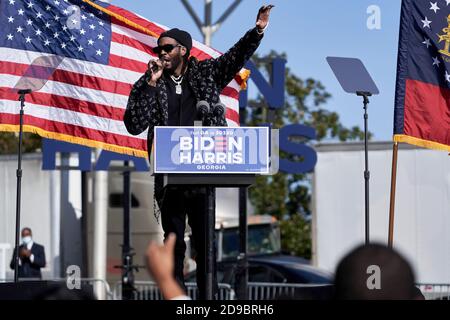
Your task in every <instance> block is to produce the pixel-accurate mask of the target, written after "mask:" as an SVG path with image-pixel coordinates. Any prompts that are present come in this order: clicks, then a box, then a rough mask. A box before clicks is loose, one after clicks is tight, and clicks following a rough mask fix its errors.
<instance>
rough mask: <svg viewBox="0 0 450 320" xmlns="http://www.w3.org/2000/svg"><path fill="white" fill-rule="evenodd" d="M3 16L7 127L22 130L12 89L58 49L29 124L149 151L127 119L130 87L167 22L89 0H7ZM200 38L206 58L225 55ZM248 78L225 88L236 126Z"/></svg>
mask: <svg viewBox="0 0 450 320" xmlns="http://www.w3.org/2000/svg"><path fill="white" fill-rule="evenodd" d="M0 24H1V26H2V28H1V29H0V47H1V49H0V83H1V84H0V130H1V131H18V123H19V103H18V102H17V99H18V96H17V93H16V92H14V91H13V90H11V89H12V88H14V87H15V85H16V84H17V83H18V81H19V79H20V78H21V77H22V76H24V74H25V73H27V72H28V73H29V70H30V65H31V64H32V62H33V61H34V60H35V59H36V58H39V57H55V56H57V57H58V58H60V59H59V60H58V64H57V65H56V66H55V67H56V69H55V70H54V72H53V73H52V74H51V75H50V78H49V79H48V81H47V82H46V83H45V85H44V86H43V87H42V89H40V90H39V91H37V92H33V93H32V94H30V95H29V96H27V99H26V107H25V116H24V131H28V132H35V133H38V134H39V135H41V136H43V137H47V138H53V139H59V140H63V141H68V142H73V143H79V144H84V145H87V146H91V147H99V148H103V149H107V150H110V151H115V152H121V153H127V154H131V155H136V156H142V157H146V156H147V151H146V150H147V144H146V138H147V133H146V132H144V133H142V134H141V135H139V136H132V135H130V134H129V133H128V132H127V130H126V128H125V126H124V124H123V122H122V119H123V115H124V112H125V108H126V104H127V101H128V95H129V93H130V90H131V87H132V85H133V83H134V82H135V81H136V80H137V79H139V77H140V76H141V75H142V74H143V73H144V72H145V70H146V69H147V63H148V61H149V60H150V59H155V58H156V56H155V55H154V53H153V52H152V51H151V48H152V47H154V46H155V45H156V44H157V38H158V36H159V34H161V33H162V32H164V31H165V30H167V29H168V28H167V27H164V26H162V25H159V24H157V23H154V22H151V21H148V20H146V19H144V18H142V17H140V16H138V15H136V14H134V13H132V12H129V11H127V10H124V9H122V8H119V7H116V6H113V5H110V4H107V3H104V2H101V1H89V0H0ZM193 45H194V47H193V49H192V51H191V54H192V55H193V56H195V57H197V58H198V59H199V60H203V59H208V58H215V57H218V56H220V52H218V51H216V50H214V49H212V48H210V47H208V46H205V45H203V44H201V43H199V42H197V41H194V43H193ZM27 70H28V71H27ZM52 71H53V70H52ZM43 73H45V72H43ZM241 85H243V82H242V80H241V77H240V76H239V75H236V77H235V79H234V80H233V81H232V82H230V83H229V85H228V86H227V87H226V88H225V89H224V90H223V92H222V95H221V100H222V102H223V103H224V104H225V105H226V106H227V114H226V118H227V121H228V125H230V126H236V125H238V122H239V114H238V112H239V109H238V108H239V106H238V99H239V90H240V88H241Z"/></svg>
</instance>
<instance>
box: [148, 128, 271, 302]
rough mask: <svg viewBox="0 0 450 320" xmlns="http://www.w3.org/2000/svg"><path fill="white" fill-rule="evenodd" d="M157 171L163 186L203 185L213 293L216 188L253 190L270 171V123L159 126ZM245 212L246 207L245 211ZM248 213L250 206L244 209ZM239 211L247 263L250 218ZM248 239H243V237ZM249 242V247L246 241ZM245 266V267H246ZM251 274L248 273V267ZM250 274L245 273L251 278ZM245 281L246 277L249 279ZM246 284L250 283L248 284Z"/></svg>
mask: <svg viewBox="0 0 450 320" xmlns="http://www.w3.org/2000/svg"><path fill="white" fill-rule="evenodd" d="M154 136H155V145H154V149H153V151H154V153H153V157H154V159H153V163H154V166H152V168H154V174H162V175H163V176H164V179H163V185H164V187H169V186H184V187H189V186H192V187H204V188H205V189H206V202H207V203H206V212H205V214H204V220H203V223H204V225H205V227H206V228H205V230H206V234H205V235H204V239H205V241H204V246H205V247H204V249H205V261H204V263H205V270H206V272H205V275H204V276H205V278H204V280H205V281H204V284H205V288H203V289H204V292H205V298H206V300H212V299H213V298H214V297H213V291H214V288H213V285H214V279H213V275H214V274H213V271H214V266H215V263H216V261H214V257H215V254H214V244H213V239H214V232H215V220H216V219H215V217H216V214H215V188H248V187H249V186H251V185H252V184H254V183H255V181H256V175H258V174H269V173H270V168H269V128H268V127H237V128H228V127H155V135H154ZM240 211H241V210H240ZM243 211H245V210H243ZM244 214H245V215H246V212H239V215H240V219H239V220H240V231H241V234H240V236H241V241H240V242H241V250H240V251H241V255H240V257H241V264H243V265H244V267H245V266H246V239H247V232H246V230H247V217H246V216H242V215H244ZM242 239H244V240H242ZM243 243H245V245H243ZM244 270H245V268H244ZM246 272H247V271H246ZM246 278H247V277H244V279H246ZM244 282H246V280H244ZM244 285H245V286H247V283H244Z"/></svg>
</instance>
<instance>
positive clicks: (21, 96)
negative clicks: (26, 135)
mask: <svg viewBox="0 0 450 320" xmlns="http://www.w3.org/2000/svg"><path fill="white" fill-rule="evenodd" d="M18 93H19V101H20V113H19V150H18V158H17V171H16V177H17V193H16V240H15V245H14V282H16V283H17V282H18V281H19V235H20V203H21V192H22V134H23V114H24V111H23V109H24V107H25V95H26V94H29V93H31V89H22V90H19V91H18Z"/></svg>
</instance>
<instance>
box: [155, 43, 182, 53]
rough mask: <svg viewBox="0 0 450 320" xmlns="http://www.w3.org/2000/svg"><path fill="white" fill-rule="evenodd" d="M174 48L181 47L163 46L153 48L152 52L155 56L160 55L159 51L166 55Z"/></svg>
mask: <svg viewBox="0 0 450 320" xmlns="http://www.w3.org/2000/svg"><path fill="white" fill-rule="evenodd" d="M176 47H182V46H181V45H179V44H165V45H163V46H157V47H154V48H153V52H154V53H156V54H160V53H161V51H163V50H164V51H165V52H167V53H170V52H171V51H172V50H173V49H175V48H176Z"/></svg>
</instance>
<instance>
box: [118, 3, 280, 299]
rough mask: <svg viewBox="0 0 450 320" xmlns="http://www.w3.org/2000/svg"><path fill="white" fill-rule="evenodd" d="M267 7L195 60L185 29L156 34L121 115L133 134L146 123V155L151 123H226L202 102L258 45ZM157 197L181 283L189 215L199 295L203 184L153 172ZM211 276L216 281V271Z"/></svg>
mask: <svg viewBox="0 0 450 320" xmlns="http://www.w3.org/2000/svg"><path fill="white" fill-rule="evenodd" d="M271 8H272V6H263V7H261V8H260V9H259V11H258V15H257V19H256V25H255V27H254V28H252V29H250V30H249V31H247V32H246V33H245V35H244V36H243V37H242V38H241V39H240V40H239V41H238V42H237V43H236V44H235V45H234V46H233V47H232V48H231V49H229V50H228V51H227V52H226V53H225V54H223V55H222V56H220V57H218V58H215V59H207V60H203V61H198V60H197V59H196V58H195V57H190V50H191V49H192V38H191V36H190V34H189V33H188V32H186V31H183V30H180V29H177V28H174V29H171V30H168V31H165V32H163V33H162V34H161V35H160V37H159V38H158V45H157V46H156V47H154V48H153V51H154V53H155V54H157V55H158V57H159V59H157V60H152V61H150V62H149V68H148V70H147V71H146V72H145V74H144V75H143V76H142V77H141V78H140V79H139V80H138V81H137V82H136V83H135V84H134V85H133V88H132V90H131V93H130V96H129V100H128V105H127V109H126V111H125V116H124V123H125V126H126V128H127V130H128V132H130V133H131V134H133V135H138V134H140V133H142V132H143V131H145V130H146V129H147V128H148V137H147V145H148V150H149V156H150V151H151V146H152V144H153V128H154V126H193V125H194V121H197V120H201V121H203V124H204V125H214V126H226V124H227V123H226V120H225V112H209V113H208V112H205V109H202V108H201V107H200V106H201V105H203V106H204V105H205V103H206V105H208V106H210V107H211V108H210V109H211V110H212V109H213V106H217V105H218V103H220V97H219V96H220V93H221V91H222V90H223V89H224V88H225V87H226V86H227V85H228V83H229V82H230V81H231V80H232V79H233V78H234V77H235V75H236V74H237V73H238V72H239V71H240V70H241V69H242V68H243V67H244V64H245V63H246V62H247V60H248V59H250V57H251V56H252V55H253V53H254V52H255V50H256V49H257V48H258V46H259V44H260V42H261V39H262V38H263V36H264V31H265V29H266V27H267V25H268V22H269V13H270V10H271ZM222 111H224V110H222ZM205 113H206V114H205ZM155 199H156V201H157V203H158V206H159V208H160V211H161V221H162V227H163V229H164V236H165V238H167V237H168V235H169V234H170V233H172V232H173V233H175V234H176V239H177V240H176V244H175V270H174V273H175V278H176V279H177V281H178V282H179V283H180V285H181V286H183V287H184V277H183V262H184V256H185V251H186V244H185V242H184V233H185V227H186V215H187V216H188V220H189V225H190V226H191V229H192V236H193V242H194V246H195V251H196V252H197V259H196V261H197V285H198V288H199V297H200V299H204V298H205V284H204V277H203V275H204V274H205V264H204V260H205V259H204V258H205V248H204V245H203V244H204V241H203V236H204V234H205V232H206V231H205V225H204V223H203V221H204V219H203V215H204V214H205V213H206V211H207V208H206V203H207V202H206V192H205V188H195V189H192V188H190V189H188V188H183V187H165V188H164V187H163V177H162V176H161V175H156V176H155ZM157 218H158V217H157ZM214 275H215V272H214ZM214 279H215V281H214V282H215V283H216V284H217V281H216V277H215V276H214ZM216 287H217V285H216Z"/></svg>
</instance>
